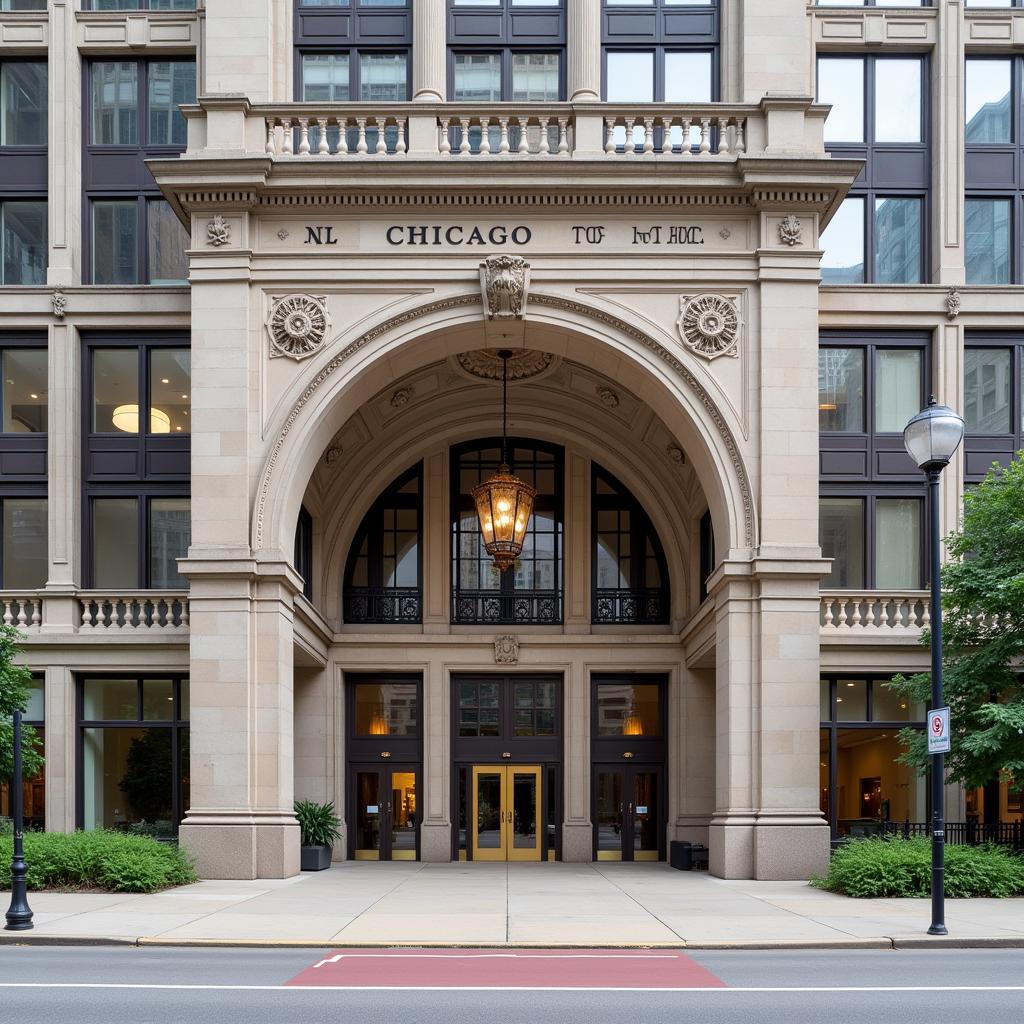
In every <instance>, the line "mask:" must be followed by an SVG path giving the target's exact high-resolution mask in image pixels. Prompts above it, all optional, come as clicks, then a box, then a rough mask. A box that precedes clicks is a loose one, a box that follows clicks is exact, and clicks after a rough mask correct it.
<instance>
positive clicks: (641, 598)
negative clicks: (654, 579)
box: [591, 587, 668, 626]
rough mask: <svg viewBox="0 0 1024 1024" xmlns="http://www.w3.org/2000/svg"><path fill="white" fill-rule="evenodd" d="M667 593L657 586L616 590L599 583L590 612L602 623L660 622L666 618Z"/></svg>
mask: <svg viewBox="0 0 1024 1024" xmlns="http://www.w3.org/2000/svg"><path fill="white" fill-rule="evenodd" d="M667 598H668V595H667V594H666V592H665V591H664V590H662V589H661V588H660V587H647V588H646V589H639V588H638V589H635V590H629V589H625V590H619V589H614V588H611V587H602V588H600V589H598V590H597V591H596V592H595V593H594V600H593V608H592V610H591V611H592V615H593V619H594V622H595V623H598V624H601V625H612V624H626V625H636V626H651V625H659V624H661V623H665V622H668V600H667Z"/></svg>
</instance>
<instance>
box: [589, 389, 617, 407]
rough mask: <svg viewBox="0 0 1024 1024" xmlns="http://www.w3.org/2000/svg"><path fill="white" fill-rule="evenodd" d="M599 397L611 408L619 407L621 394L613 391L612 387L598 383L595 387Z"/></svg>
mask: <svg viewBox="0 0 1024 1024" xmlns="http://www.w3.org/2000/svg"><path fill="white" fill-rule="evenodd" d="M594 390H595V391H596V392H597V397H598V398H600V399H601V401H602V402H603V403H604V404H605V405H607V406H608V408H609V409H618V407H619V396H618V395H617V394H616V393H615V392H614V391H612V389H611V388H607V387H605V386H604V385H603V384H601V385H598V386H597V387H596V388H595V389H594Z"/></svg>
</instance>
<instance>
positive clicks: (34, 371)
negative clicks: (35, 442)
mask: <svg viewBox="0 0 1024 1024" xmlns="http://www.w3.org/2000/svg"><path fill="white" fill-rule="evenodd" d="M47 387H48V385H47V352H46V349H45V348H43V347H40V348H5V349H2V350H0V393H2V395H3V432H4V433H5V434H45V433H46V422H47V405H46V399H47Z"/></svg>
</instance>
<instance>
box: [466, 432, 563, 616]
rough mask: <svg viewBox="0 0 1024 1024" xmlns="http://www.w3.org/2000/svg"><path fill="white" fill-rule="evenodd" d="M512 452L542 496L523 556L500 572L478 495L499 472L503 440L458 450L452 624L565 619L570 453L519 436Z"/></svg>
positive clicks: (519, 470)
mask: <svg viewBox="0 0 1024 1024" xmlns="http://www.w3.org/2000/svg"><path fill="white" fill-rule="evenodd" d="M508 452H509V463H510V465H511V468H512V472H513V473H515V474H516V475H517V476H519V477H520V478H522V479H523V480H525V481H526V483H528V484H530V485H531V486H532V487H535V488H536V489H537V499H536V503H535V505H534V510H533V515H532V516H531V517H530V522H529V524H528V525H527V528H526V537H525V541H524V545H523V553H522V555H521V556H520V557H519V558H518V559H517V560H516V563H515V565H514V566H513V567H512V568H510V569H508V570H507V571H505V572H499V571H498V569H497V568H496V567H495V566H494V564H493V563H492V561H491V557H490V555H488V554H487V551H486V550H485V548H484V544H483V539H482V537H481V534H480V523H479V521H478V519H477V514H476V506H475V505H474V503H473V498H472V494H471V492H472V489H473V488H474V487H476V486H477V485H478V484H481V483H483V482H484V481H485V480H486V479H487V478H488V477H489V476H491V475H492V474H494V473H496V472H497V471H498V467H499V466H500V465H501V442H500V440H497V439H495V440H489V441H482V442H470V443H469V444H466V445H459V446H457V447H455V448H453V449H452V470H451V479H452V495H451V508H452V621H453V622H456V623H492V622H493V623H498V622H507V623H536V624H548V625H556V624H558V623H560V622H561V621H562V487H563V482H562V475H563V474H562V467H563V452H562V449H561V448H558V447H556V446H554V445H548V444H544V443H542V442H540V441H527V440H522V439H516V438H510V439H509V442H508Z"/></svg>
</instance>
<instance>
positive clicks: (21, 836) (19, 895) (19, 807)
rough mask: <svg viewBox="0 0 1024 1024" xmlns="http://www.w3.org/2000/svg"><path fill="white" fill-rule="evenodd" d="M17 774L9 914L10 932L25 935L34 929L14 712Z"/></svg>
mask: <svg viewBox="0 0 1024 1024" xmlns="http://www.w3.org/2000/svg"><path fill="white" fill-rule="evenodd" d="M13 753H14V771H13V773H12V774H11V804H12V807H11V810H12V812H13V813H12V817H13V818H14V853H13V855H12V856H11V905H10V907H9V908H8V910H7V924H5V925H4V929H5V930H6V931H9V932H25V931H28V930H29V929H30V928H31V927H32V910H31V909H30V907H29V905H28V879H27V875H28V871H27V869H26V867H25V792H24V789H23V788H22V778H21V775H22V772H21V712H20V711H15V712H14V752H13Z"/></svg>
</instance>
